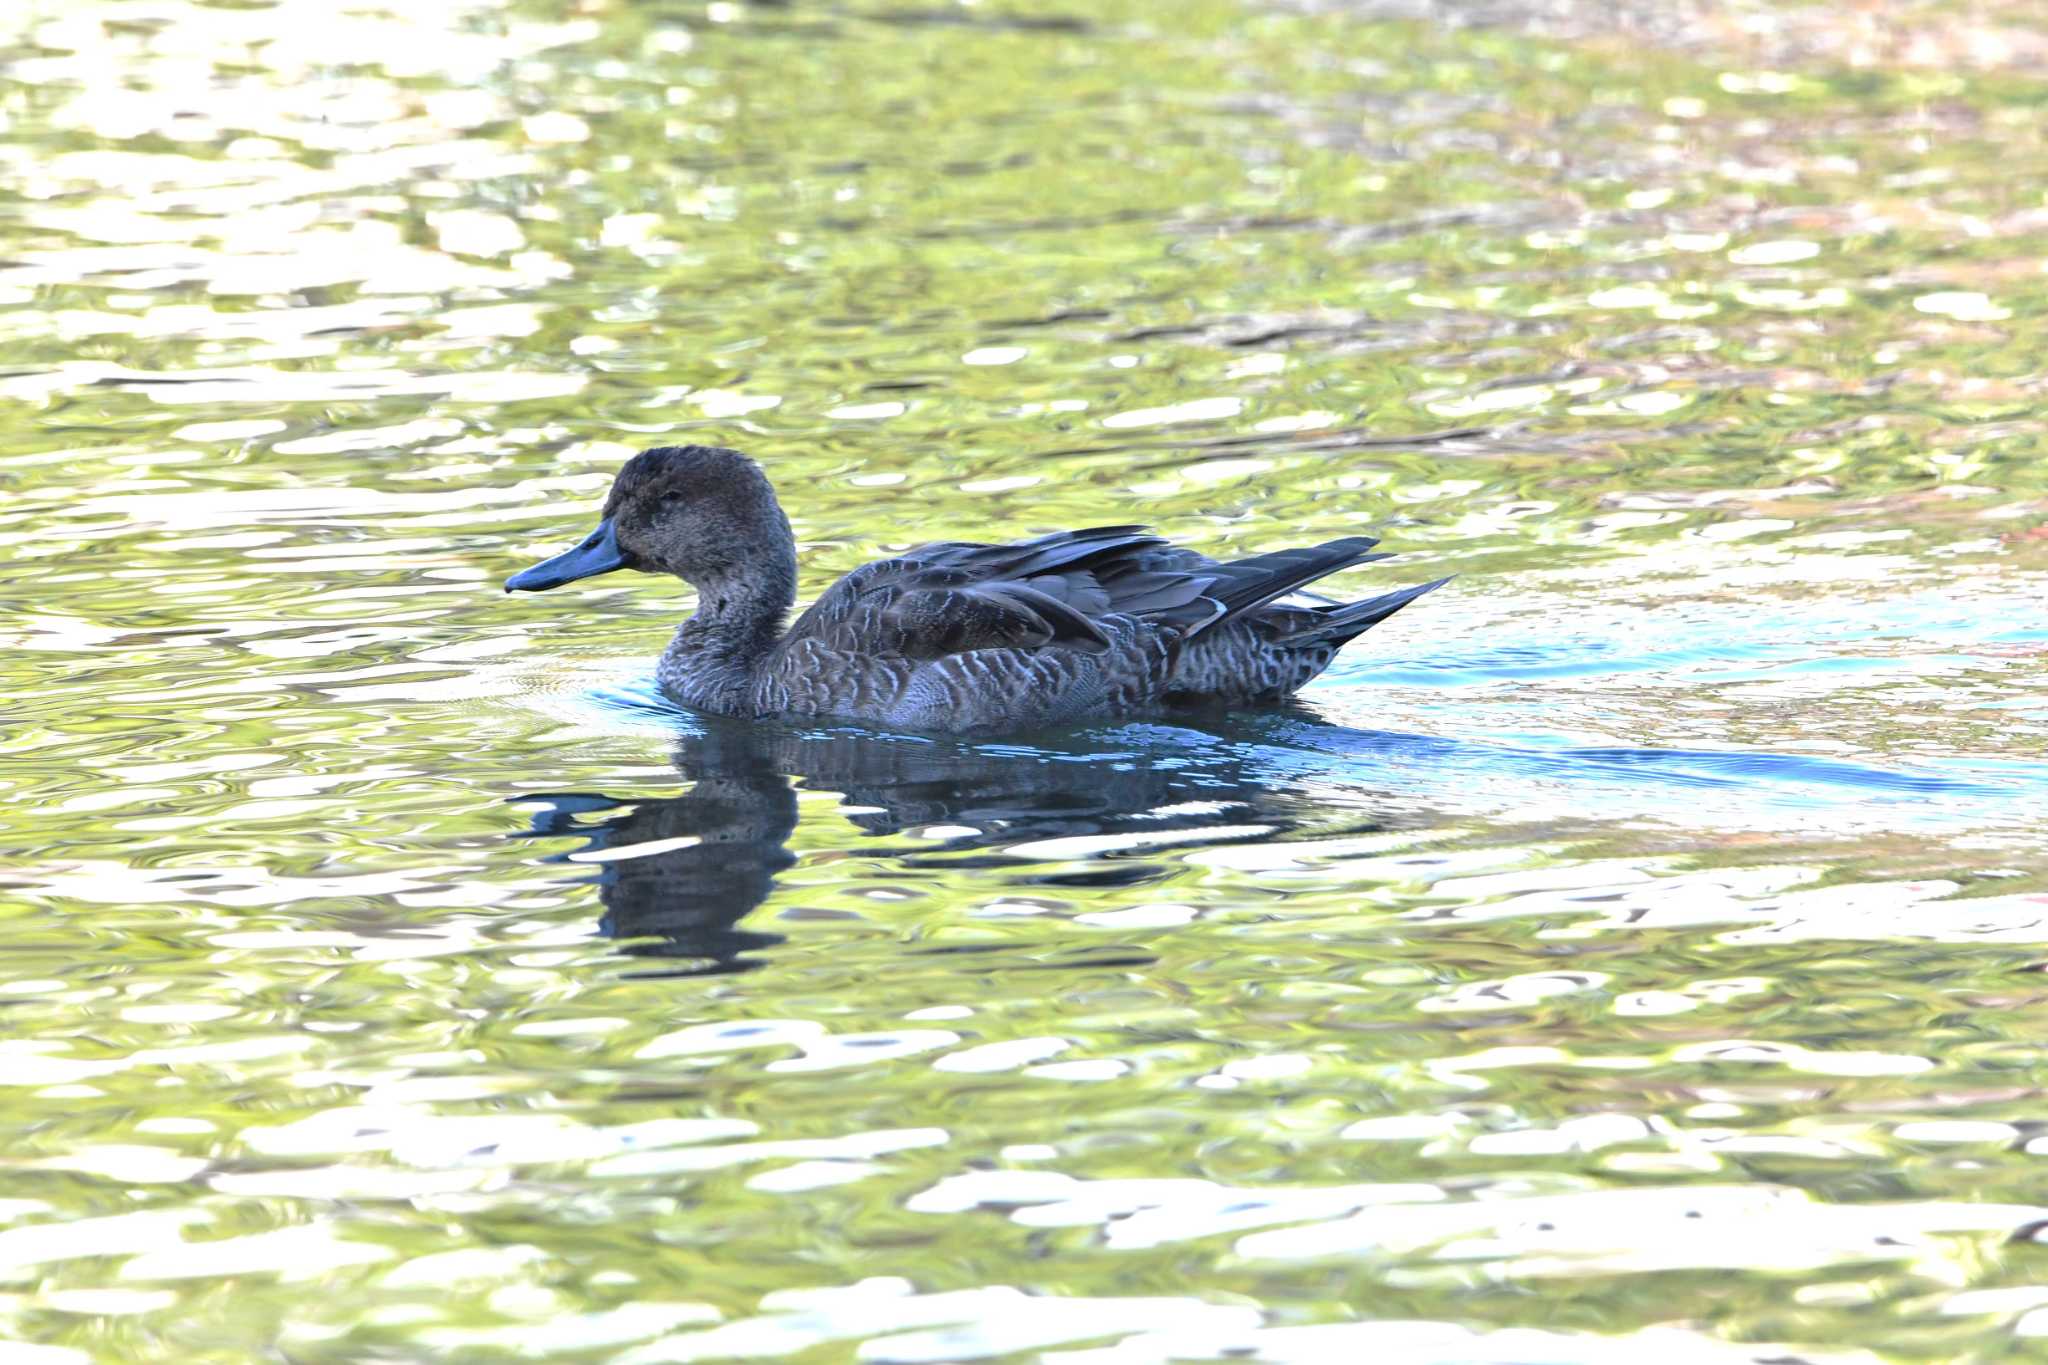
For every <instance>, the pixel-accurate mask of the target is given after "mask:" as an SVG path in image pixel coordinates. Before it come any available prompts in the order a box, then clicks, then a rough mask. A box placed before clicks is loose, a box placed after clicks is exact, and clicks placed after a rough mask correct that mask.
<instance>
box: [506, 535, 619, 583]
mask: <svg viewBox="0 0 2048 1365" xmlns="http://www.w3.org/2000/svg"><path fill="white" fill-rule="evenodd" d="M625 567H626V557H625V556H624V555H623V554H621V553H619V538H618V535H617V533H616V532H615V531H614V530H613V528H612V521H611V518H610V517H606V518H605V519H604V520H603V521H600V522H599V523H598V524H597V529H596V530H595V531H592V532H591V533H590V534H589V535H587V536H585V537H584V538H583V543H582V544H581V545H578V546H577V547H576V548H575V549H573V550H565V551H563V552H562V553H561V554H558V555H556V556H555V557H554V558H553V559H547V560H543V561H541V562H540V563H538V564H536V565H534V566H533V567H532V568H530V569H522V570H520V571H519V572H518V573H516V574H513V575H512V576H511V577H510V578H508V579H506V580H505V591H506V592H546V591H547V590H548V589H549V588H559V587H561V586H562V585H563V584H564V583H574V582H575V581H576V580H577V579H579V578H595V577H596V576H597V575H598V574H601V573H610V572H611V571H612V570H613V569H623V568H625Z"/></svg>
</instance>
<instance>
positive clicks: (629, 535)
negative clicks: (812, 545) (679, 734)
mask: <svg viewBox="0 0 2048 1365" xmlns="http://www.w3.org/2000/svg"><path fill="white" fill-rule="evenodd" d="M1376 543H1377V542H1376V541H1374V540H1373V539H1372V538H1371V537H1369V536H1353V537H1347V538H1346V539H1343V540H1333V541H1330V542H1328V543H1327V544H1323V545H1317V546H1312V547H1308V548H1304V549H1295V550H1277V551H1274V552H1273V553H1271V554H1263V555H1256V556H1253V557H1252V558H1249V559H1240V560H1233V561H1229V562H1219V561H1216V560H1212V559H1209V558H1207V557H1205V556H1203V555H1199V554H1196V553H1195V552H1194V551H1192V550H1186V549H1182V548H1180V547H1178V546H1175V545H1171V544H1169V543H1168V542H1166V541H1164V540H1161V539H1160V538H1159V537H1157V536H1154V535H1152V534H1150V533H1149V532H1147V531H1146V530H1145V529H1144V528H1143V527H1139V526H1100V527H1095V528H1092V529H1089V530H1083V531H1062V532H1059V533H1057V534H1054V535H1048V536H1040V537H1039V538H1037V539H1036V540H1027V541H1022V542H1019V543H1016V544H1009V545H980V544H971V543H967V542H947V543H941V544H935V545H925V546H921V547H919V548H918V549H915V550H911V551H909V552H908V553H906V554H903V555H901V556H898V557H897V558H895V559H886V560H879V561H877V562H875V563H872V564H867V565H864V566H862V567H861V568H858V569H855V570H854V571H853V572H852V573H850V574H848V575H846V576H845V577H844V578H842V579H840V580H839V581H838V582H837V583H835V584H833V585H832V586H831V587H830V588H828V589H826V591H825V593H824V594H823V595H822V596H821V597H819V598H818V600H817V601H816V602H815V603H813V604H812V605H811V607H810V609H809V610H807V611H805V612H804V613H803V615H802V616H800V617H798V618H797V620H796V623H795V624H794V625H792V626H790V627H789V629H788V631H787V632H785V631H784V630H783V629H782V623H783V620H784V618H785V617H786V615H787V613H788V611H789V608H790V605H791V603H792V602H793V601H794V600H795V596H796V545H795V540H794V538H793V536H792V535H791V533H790V529H789V522H788V520H787V519H786V518H785V517H784V516H783V514H782V509H781V506H780V505H779V504H778V503H777V502H776V500H775V493H774V490H773V489H772V488H771V487H770V486H769V484H768V480H767V477H766V476H765V475H763V474H762V472H761V470H760V467H759V466H758V465H756V464H755V463H754V462H753V461H752V460H749V459H748V458H747V457H746V456H744V455H742V454H740V453H739V452H738V451H734V450H724V449H719V448H716V447H711V446H669V447H663V448H661V449H657V450H649V451H644V452H642V453H641V454H639V455H636V456H634V457H633V458H632V459H631V460H628V461H627V462H626V464H625V466H624V467H623V468H621V469H620V471H619V475H618V478H617V479H616V480H615V481H614V483H613V485H612V491H611V495H610V496H609V497H608V498H607V499H606V502H605V510H604V517H603V519H602V520H601V521H600V522H599V524H598V528H597V530H596V531H594V532H592V533H591V535H590V536H589V537H588V538H586V539H585V540H584V542H583V543H582V544H580V545H578V546H577V547H576V548H575V549H573V550H570V551H568V552H566V553H565V554H561V555H557V556H556V557H555V558H553V559H551V560H548V561H547V562H546V563H544V564H539V565H536V566H535V567H533V568H531V569H528V570H526V571H525V572H523V573H520V574H515V575H514V576H513V577H512V578H510V579H508V580H507V581H506V584H505V586H506V588H507V590H508V591H511V590H527V591H540V590H543V589H546V588H552V587H556V586H559V585H560V584H563V583H568V582H573V581H574V580H576V579H579V578H586V577H589V576H590V575H592V574H598V573H607V572H610V571H611V570H613V569H621V568H636V569H645V570H647V571H649V572H656V573H670V574H674V575H676V576H677V577H680V578H683V579H685V580H687V581H688V582H690V583H691V584H692V585H694V586H695V587H696V588H697V592H698V604H697V611H696V614H695V615H693V616H691V617H690V618H689V619H688V620H687V621H685V622H684V623H683V625H682V627H681V628H680V629H679V630H678V631H677V632H676V636H675V639H674V640H673V641H671V642H670V644H669V647H668V649H667V651H666V652H665V653H663V655H662V658H661V664H660V667H659V670H658V676H659V679H660V682H661V687H662V690H663V691H664V692H666V693H668V694H669V695H670V696H671V697H673V698H675V699H676V700H677V701H679V702H682V703H683V704H685V705H687V706H694V707H698V708H701V709H703V710H707V711H712V712H717V713H719V714H724V715H742V716H766V715H790V716H839V717H845V718H848V719H853V720H866V721H874V722H878V723H881V724H886V725H894V726H901V727H904V728H908V729H913V730H933V731H956V732H957V731H968V730H995V729H1022V728H1028V727H1032V726H1040V725H1050V724H1060V723H1065V722H1069V721H1075V720H1081V719H1086V718H1091V717H1097V716H1117V715H1127V714H1133V713H1138V712H1143V711H1146V710H1159V709H1164V708H1169V707H1184V706H1197V705H1204V706H1218V705H1221V706H1242V705H1262V704H1270V703H1273V702H1277V701H1279V700H1281V699H1282V698H1284V697H1286V696H1287V695H1288V694H1290V693H1292V692H1293V691H1294V690H1295V689H1296V688H1298V687H1300V686H1301V685H1302V684H1303V683H1305V682H1307V681H1308V680H1309V679H1310V678H1313V677H1314V676H1315V675H1316V674H1318V673H1320V672H1322V671H1323V669H1324V668H1326V667H1327V666H1328V665H1329V662H1330V660H1331V659H1332V658H1334V657H1335V656H1336V653H1337V651H1338V649H1340V648H1341V647H1342V646H1343V645H1344V643H1345V642H1346V641H1348V640H1350V639H1351V638H1352V637H1354V636H1356V635H1358V634H1360V633H1362V632H1363V631H1366V630H1368V629H1370V628H1371V627H1372V626H1374V625H1377V624H1378V623H1379V622H1381V621H1383V620H1385V619H1386V618H1387V617H1389V616H1391V615H1393V614H1394V613H1395V612H1396V611H1398V610H1400V609H1401V608H1402V607H1404V606H1406V605H1407V604H1408V603H1410V602H1412V601H1414V600H1415V599H1416V598H1417V597H1420V596H1421V595H1422V594H1424V593H1426V592H1429V591H1430V590H1431V589H1433V588H1436V587H1439V586H1441V585H1442V584H1443V583H1444V582H1445V581H1446V580H1444V579H1438V580H1436V581H1435V582H1432V583H1425V584H1422V585H1420V586H1418V587H1413V588H1404V589H1401V590H1400V591H1398V592H1392V593H1388V594H1386V595H1384V596H1381V597H1376V598H1373V599H1371V600H1370V601H1365V602H1350V603H1334V604H1315V605H1281V604H1280V599H1282V598H1285V597H1287V596H1288V595H1289V594H1291V593H1294V592H1295V591H1297V590H1298V589H1300V588H1302V587H1303V586H1305V585H1307V584H1309V583H1311V582H1314V581H1315V580H1316V579H1319V578H1322V577H1324V576H1325V575H1327V574H1331V573H1335V572H1337V571H1338V570H1339V569H1345V568H1350V567H1352V566H1353V565H1357V564H1364V563H1368V562H1370V561H1372V560H1378V559H1385V558H1388V556H1386V555H1383V554H1373V553H1370V551H1371V550H1372V547H1373V546H1374V545H1375V544H1376Z"/></svg>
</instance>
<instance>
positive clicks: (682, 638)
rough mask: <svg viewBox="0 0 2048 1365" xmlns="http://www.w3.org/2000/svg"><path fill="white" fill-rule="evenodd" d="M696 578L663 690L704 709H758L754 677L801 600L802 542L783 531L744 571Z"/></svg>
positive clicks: (664, 669) (667, 659) (665, 660)
mask: <svg viewBox="0 0 2048 1365" xmlns="http://www.w3.org/2000/svg"><path fill="white" fill-rule="evenodd" d="M756 553H759V552H758V551H756ZM692 583H693V585H694V586H695V587H696V589H697V610H696V611H695V612H694V613H692V614H691V616H690V618H689V619H688V620H686V621H684V622H683V624H682V626H681V628H680V629H678V630H677V631H676V635H675V639H673V640H671V641H669V646H668V649H667V651H666V652H664V653H663V654H662V656H661V667H660V670H659V677H660V681H661V686H662V690H663V691H665V692H667V693H669V694H670V695H671V696H673V697H675V698H676V699H677V700H679V701H681V702H683V703H684V704H685V705H688V706H694V707H697V708H699V709H700V710H705V711H715V712H718V713H719V714H721V715H729V716H730V715H752V714H753V711H754V708H753V702H752V695H753V685H754V679H755V678H756V677H757V676H758V675H759V673H760V671H761V668H762V666H763V665H764V664H766V663H767V661H768V657H769V655H771V654H772V653H774V651H775V646H776V644H777V643H778V642H779V641H780V640H781V638H782V623H783V618H784V617H786V616H787V615H788V614H789V608H790V605H791V603H793V602H795V601H796V545H795V543H794V541H792V540H790V539H789V538H788V532H787V531H784V533H783V538H782V540H781V542H780V543H779V544H778V545H776V547H775V551H774V552H773V553H771V554H768V555H765V556H763V557H762V558H759V559H754V560H751V561H750V562H749V563H748V564H747V566H746V568H745V571H744V572H741V571H739V570H737V569H735V570H730V571H726V572H721V573H715V574H701V575H698V576H695V577H694V578H693V579H692Z"/></svg>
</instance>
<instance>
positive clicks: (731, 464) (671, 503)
mask: <svg viewBox="0 0 2048 1365" xmlns="http://www.w3.org/2000/svg"><path fill="white" fill-rule="evenodd" d="M614 569H639V570H641V571H643V572H646V573H665V574H674V575H675V576H676V577H678V578H681V579H684V580H685V581H687V582H689V583H691V584H694V585H695V586H696V587H698V588H699V589H704V588H708V587H712V586H714V585H721V584H725V583H728V582H733V581H736V580H737V581H745V580H747V579H755V580H759V579H760V578H761V577H763V576H764V575H765V576H768V577H773V578H777V579H780V578H783V577H787V578H788V579H789V580H790V582H791V586H792V588H793V586H794V579H795V570H796V566H795V542H794V539H793V538H792V536H791V534H790V529H789V521H788V519H787V518H785V517H784V516H783V515H782V508H781V506H780V505H779V504H778V503H777V502H776V501H775V490H774V489H773V488H771V487H770V486H769V483H768V476H767V475H765V474H763V473H762V472H761V467H760V466H759V465H757V464H755V463H754V462H753V461H752V460H750V459H748V458H747V457H746V456H744V455H742V454H740V453H739V452H738V451H737V450H726V449H723V448H721V447H718V446H662V447H660V448H658V449H655V450H643V451H641V452H640V453H639V454H638V455H635V456H634V457H633V458H632V459H630V460H628V461H626V463H625V464H624V466H622V467H621V468H620V470H619V473H618V477H617V478H616V479H614V480H613V481H612V491H611V494H610V496H608V497H607V498H606V499H605V503H604V515H603V516H602V517H601V518H600V519H599V521H598V523H597V529H596V530H594V531H592V532H591V533H590V534H589V535H588V536H585V537H584V538H583V542H582V544H580V545H578V546H576V548H574V549H572V550H565V551H564V552H562V553H561V554H558V555H556V556H555V557H554V558H553V559H549V560H544V561H542V562H541V563H539V564H536V565H534V566H533V567H532V568H530V569H525V570H522V571H520V572H519V573H516V574H513V575H512V576H511V577H510V578H508V579H506V580H505V591H507V592H545V591H547V590H548V589H549V588H559V587H561V586H562V585H563V584H564V583H574V582H575V581H576V580H577V579H579V578H591V577H594V576H595V575H597V574H601V573H610V572H612V570H614Z"/></svg>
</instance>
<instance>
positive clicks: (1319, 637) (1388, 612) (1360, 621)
mask: <svg viewBox="0 0 2048 1365" xmlns="http://www.w3.org/2000/svg"><path fill="white" fill-rule="evenodd" d="M1454 577H1456V575H1455V574H1453V575H1450V576H1447V577H1444V578H1439V579H1437V580H1436V581H1434V582H1431V583H1422V584H1418V585H1417V586H1415V587H1412V588H1401V589H1398V590H1396V591H1394V592H1390V593H1386V594H1384V595H1383V596H1380V597H1373V598H1368V599H1367V600H1366V601H1363V602H1346V603H1344V604H1342V605H1341V606H1335V607H1323V608H1319V609H1318V610H1317V612H1316V616H1317V618H1318V619H1317V620H1315V621H1314V622H1313V623H1311V624H1309V625H1308V626H1306V627H1304V628H1302V629H1300V630H1296V631H1292V632H1290V633H1288V634H1287V635H1283V636H1281V637H1280V639H1278V640H1276V641H1274V643H1275V644H1283V645H1297V644H1308V643H1309V642H1311V641H1315V642H1318V643H1324V644H1331V645H1341V644H1343V643H1344V642H1345V641H1346V640H1349V639H1351V638H1353V637H1354V636H1359V635H1363V634H1365V632H1367V631H1368V630H1371V629H1372V628H1373V627H1374V626H1376V625H1378V624H1379V623H1380V622H1382V621H1384V620H1386V619H1387V618H1388V617H1389V616H1392V615H1393V614H1394V613H1395V612H1397V611H1399V610H1401V608H1403V607H1405V606H1407V605H1408V604H1409V603H1410V602H1413V601H1414V600H1415V599H1416V598H1418V597H1420V596H1422V595H1423V594H1424V593H1431V592H1435V591H1436V590H1437V589H1438V588H1441V587H1442V586H1443V585H1444V584H1446V583H1448V582H1450V581H1451V578H1454Z"/></svg>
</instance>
